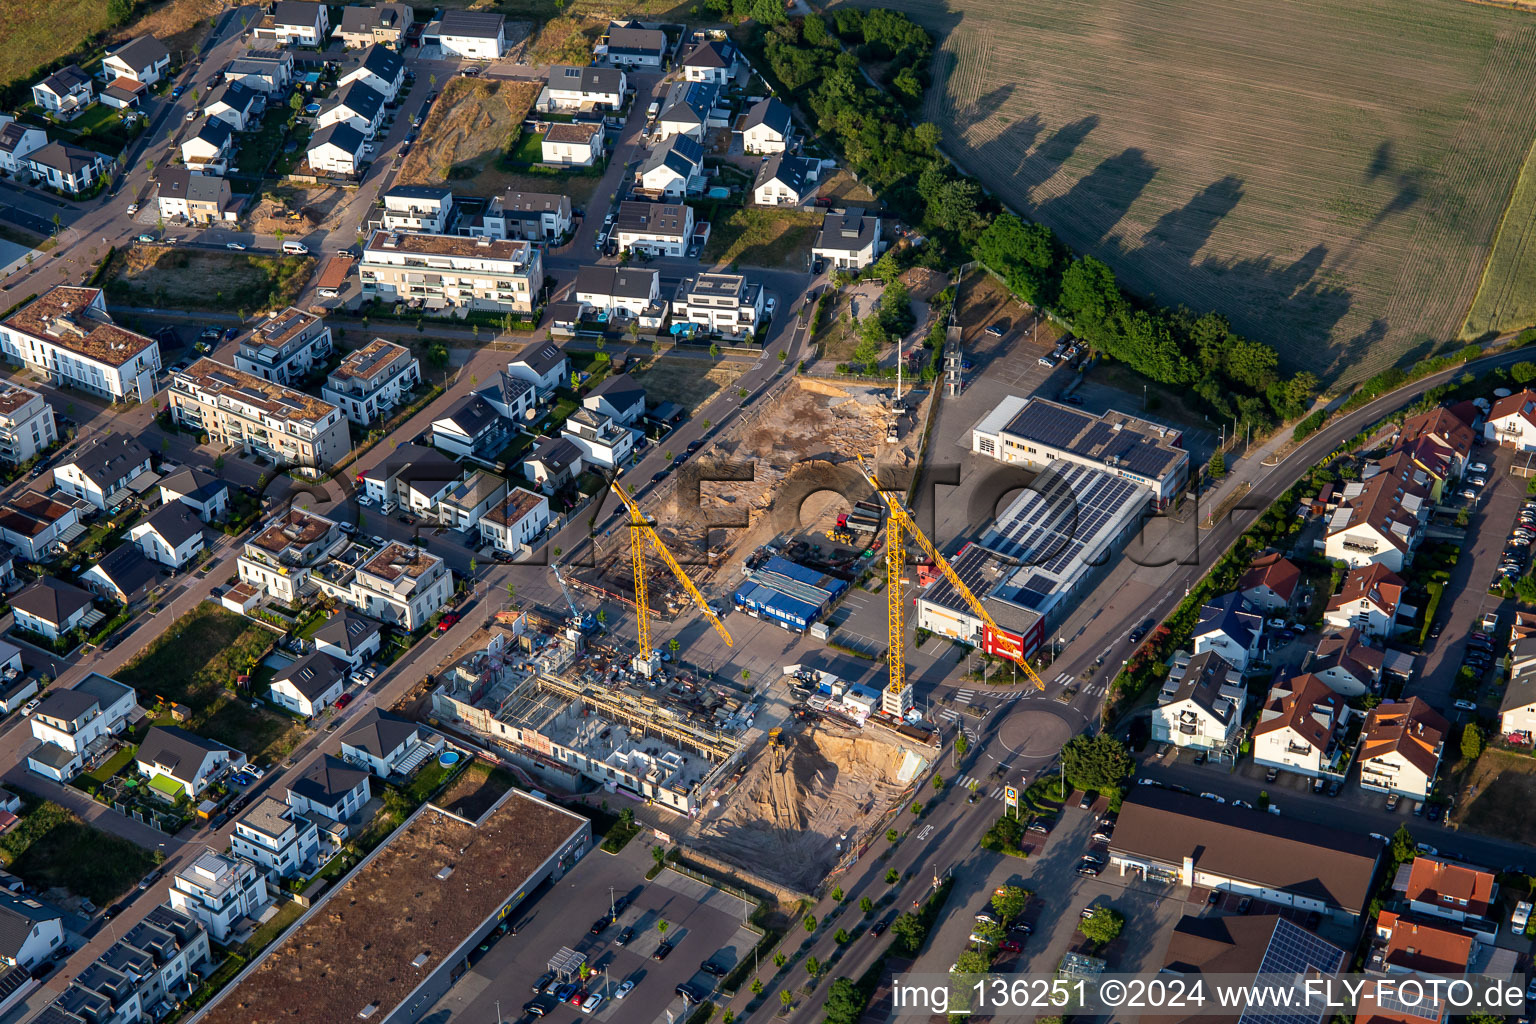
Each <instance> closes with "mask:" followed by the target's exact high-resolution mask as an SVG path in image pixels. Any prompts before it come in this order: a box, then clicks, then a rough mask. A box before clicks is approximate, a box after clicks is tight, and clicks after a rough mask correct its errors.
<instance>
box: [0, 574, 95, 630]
mask: <svg viewBox="0 0 1536 1024" xmlns="http://www.w3.org/2000/svg"><path fill="white" fill-rule="evenodd" d="M93 600H95V598H93V597H92V596H91V594H90V593H89V592H88V591H84V590H81V589H80V588H79V587H77V586H75V585H74V584H73V583H65V582H64V581H63V580H56V579H54V578H53V577H52V576H39V577H38V578H37V579H35V580H33V581H32V582H31V583H28V584H27V585H26V586H25V587H22V588H21V590H20V591H19V592H17V594H16V596H15V597H13V598H11V607H12V608H17V609H19V610H21V611H23V612H26V613H27V614H28V615H30V616H32V617H33V618H34V619H41V620H42V621H43V622H47V623H49V624H50V625H54V626H61V625H63V624H64V623H65V622H67V621H68V620H69V617H70V616H71V615H74V614H75V613H76V612H78V611H79V610H80V609H82V608H88V607H90V604H91V602H92V601H93Z"/></svg>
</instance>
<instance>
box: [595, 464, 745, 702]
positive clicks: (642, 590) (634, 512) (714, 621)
mask: <svg viewBox="0 0 1536 1024" xmlns="http://www.w3.org/2000/svg"><path fill="white" fill-rule="evenodd" d="M609 489H610V490H612V491H613V493H614V494H616V495H618V496H619V501H620V502H622V503H623V505H624V509H625V511H627V512H628V513H629V562H630V566H631V568H632V569H633V570H634V574H635V619H636V621H637V622H638V624H639V625H638V629H637V632H638V634H639V635H638V637H637V639H638V640H639V641H640V651H639V653H638V654H636V655H635V660H634V662H633V665H634V669H635V671H636V672H639V673H640V674H641V675H643V676H646V677H647V678H649V677H650V676H651V675H653V674H654V673H655V671H656V668H657V666H658V665H660V664H661V656H660V655H659V654H658V653H657V652H656V650H655V648H654V647H652V646H651V605H650V602H649V600H648V599H647V598H646V580H645V546H646V544H647V543H649V544H650V546H651V547H652V548H654V549H655V551H656V554H657V555H658V556H659V557H660V558H661V560H662V561H663V562H665V563H666V565H667V568H668V569H671V570H672V575H673V576H676V577H677V581H678V582H679V583H681V584H682V585H683V589H684V590H685V591H687V592H688V596H689V597H691V598H693V603H694V604H696V605H698V607H699V611H701V612H703V613H704V617H705V618H706V619H708V620H709V624H710V625H711V626H713V627H714V628H715V632H716V633H718V634H720V639H722V640H724V641H725V646H727V647H733V646H735V642H734V641H733V640H732V639H731V634H730V633H729V632H728V631H727V630H726V628H725V623H723V622H721V621H720V616H718V615H716V614H715V612H714V609H712V608H710V606H709V602H708V601H706V600H705V599H704V595H703V594H701V593H699V588H698V587H696V586H694V584H693V580H691V579H689V578H688V574H687V573H686V572H684V571H683V567H682V566H681V565H678V564H677V559H675V558H673V557H672V552H670V551H668V550H667V545H666V544H665V543H663V542H662V539H661V537H660V535H659V534H657V532H656V531H655V530H654V529H652V528H651V522H652V521H651V520H650V519H649V517H648V516H646V514H645V513H644V512H642V511H641V510H640V506H639V505H637V504H635V499H633V498H631V497H630V496H629V495H628V494H626V493H625V492H624V485H623V484H621V483H619V482H618V481H617V480H615V481H614V482H613V483H612V484H611V485H610V487H609Z"/></svg>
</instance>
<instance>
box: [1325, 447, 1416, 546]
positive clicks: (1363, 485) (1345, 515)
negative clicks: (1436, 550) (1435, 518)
mask: <svg viewBox="0 0 1536 1024" xmlns="http://www.w3.org/2000/svg"><path fill="white" fill-rule="evenodd" d="M1427 483H1428V481H1427V479H1424V478H1422V477H1421V476H1420V475H1419V474H1418V473H1417V472H1416V471H1408V469H1407V467H1403V470H1402V471H1396V472H1387V471H1382V472H1378V473H1375V474H1374V475H1372V476H1370V477H1367V478H1366V479H1363V480H1359V481H1353V482H1351V483H1349V484H1346V485H1345V487H1344V491H1343V496H1342V498H1341V500H1340V502H1339V506H1338V508H1336V509H1334V512H1333V515H1332V516H1330V517H1329V519H1328V525H1327V528H1326V539H1325V540H1324V542H1323V553H1324V554H1325V555H1326V556H1327V557H1328V558H1331V559H1333V560H1335V561H1344V562H1348V563H1349V564H1350V565H1351V566H1361V565H1365V564H1367V563H1370V562H1380V563H1381V564H1382V565H1384V566H1386V567H1387V568H1388V569H1390V570H1392V571H1393V572H1402V571H1403V567H1404V566H1405V565H1407V564H1408V563H1409V562H1410V561H1412V560H1413V551H1414V549H1415V548H1417V547H1418V544H1419V541H1420V540H1422V539H1423V536H1424V528H1425V524H1426V523H1427V522H1428V520H1429V512H1430V489H1429V487H1428V486H1427Z"/></svg>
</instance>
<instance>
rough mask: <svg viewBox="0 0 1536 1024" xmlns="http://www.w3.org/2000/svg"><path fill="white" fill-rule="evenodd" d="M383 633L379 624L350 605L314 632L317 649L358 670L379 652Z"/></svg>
mask: <svg viewBox="0 0 1536 1024" xmlns="http://www.w3.org/2000/svg"><path fill="white" fill-rule="evenodd" d="M381 635H382V632H381V627H380V625H379V623H377V622H375V621H374V620H372V619H370V618H368V616H366V615H359V614H357V612H354V611H353V610H352V609H350V608H341V609H338V610H337V611H336V612H334V613H332V615H331V617H330V618H329V619H326V620H325V625H323V626H321V627H320V628H319V629H317V630H316V631H315V635H314V641H315V652H316V653H317V654H323V655H326V656H327V657H330V658H333V659H335V660H336V661H339V662H342V663H344V664H345V665H347V666H348V667H349V668H352V669H358V668H361V667H362V666H363V664H364V663H365V662H366V661H367V660H368V659H369V658H371V657H372V656H374V655H375V654H378V653H379V639H380V637H381Z"/></svg>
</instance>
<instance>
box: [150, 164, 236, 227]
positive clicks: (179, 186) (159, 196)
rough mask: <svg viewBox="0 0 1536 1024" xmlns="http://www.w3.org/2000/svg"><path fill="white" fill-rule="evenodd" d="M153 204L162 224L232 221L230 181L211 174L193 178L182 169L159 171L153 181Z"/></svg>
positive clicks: (232, 201)
mask: <svg viewBox="0 0 1536 1024" xmlns="http://www.w3.org/2000/svg"><path fill="white" fill-rule="evenodd" d="M156 180H157V181H158V183H159V186H160V187H159V190H158V191H157V193H156V195H155V201H156V203H158V204H159V207H160V216H161V217H162V218H164V219H165V220H178V219H180V220H186V221H189V222H191V223H193V224H217V223H220V222H223V221H226V220H232V219H234V217H235V215H236V211H235V207H234V196H233V194H232V193H231V192H230V189H229V181H228V180H226V179H224V178H220V177H218V176H216V175H212V174H193V173H192V172H191V171H189V170H188V169H187V168H185V167H162V168H161V169H160V173H159V175H158V177H157V179H156Z"/></svg>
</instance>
